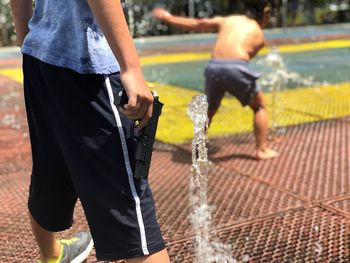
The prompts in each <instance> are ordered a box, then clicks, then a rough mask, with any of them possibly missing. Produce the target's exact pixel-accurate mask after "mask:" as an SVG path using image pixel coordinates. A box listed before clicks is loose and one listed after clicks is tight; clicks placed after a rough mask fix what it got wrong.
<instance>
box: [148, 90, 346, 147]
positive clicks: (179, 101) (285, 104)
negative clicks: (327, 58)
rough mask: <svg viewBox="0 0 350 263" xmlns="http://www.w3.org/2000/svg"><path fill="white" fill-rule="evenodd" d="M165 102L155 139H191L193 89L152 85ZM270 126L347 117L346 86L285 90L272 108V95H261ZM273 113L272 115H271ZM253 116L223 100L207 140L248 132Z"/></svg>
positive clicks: (168, 140)
mask: <svg viewBox="0 0 350 263" xmlns="http://www.w3.org/2000/svg"><path fill="white" fill-rule="evenodd" d="M154 86H155V88H156V90H157V91H158V93H159V96H160V99H161V101H163V102H164V103H165V106H164V107H163V112H162V115H161V117H160V120H159V126H158V131H157V139H158V140H161V141H163V142H167V143H183V142H186V141H190V140H191V139H192V137H193V125H192V122H191V120H190V119H189V117H188V116H187V112H186V111H187V106H188V104H189V103H190V101H191V99H192V97H193V96H194V95H197V94H200V93H199V92H196V91H193V90H187V89H183V88H181V87H174V86H168V85H161V84H157V83H154ZM265 96H266V100H267V102H268V110H269V116H270V126H271V125H272V123H276V124H278V126H282V127H283V126H287V125H296V124H302V123H307V122H313V121H320V120H326V119H330V118H335V117H342V116H348V115H350V83H343V84H336V85H328V86H321V87H308V88H298V89H293V90H285V91H282V92H278V93H277V94H276V98H277V101H276V107H275V110H274V111H273V109H272V94H271V93H267V94H265ZM273 112H275V114H273ZM252 124H253V114H252V111H251V110H250V109H249V107H245V108H243V107H242V106H241V105H240V104H239V102H238V101H237V100H236V99H235V98H233V97H225V98H224V99H223V101H222V104H221V107H220V108H219V111H218V113H217V114H216V116H215V117H214V119H213V122H212V125H211V127H210V129H209V137H218V136H223V135H228V134H235V133H241V132H249V131H252V127H253V126H252Z"/></svg>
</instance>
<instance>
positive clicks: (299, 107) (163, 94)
mask: <svg viewBox="0 0 350 263" xmlns="http://www.w3.org/2000/svg"><path fill="white" fill-rule="evenodd" d="M0 75H4V76H7V77H9V78H12V79H14V80H16V81H18V82H21V83H22V82H23V76H22V70H21V69H20V68H15V69H3V70H0ZM152 85H153V86H154V88H155V89H156V90H157V92H158V93H159V96H160V99H161V101H162V102H163V103H165V106H164V108H163V112H162V115H161V117H160V122H159V126H158V131H157V139H158V140H161V141H164V142H167V143H183V142H186V141H190V140H191V139H192V137H193V126H192V122H191V120H190V119H189V117H188V116H187V112H186V111H187V106H188V104H189V102H190V101H191V99H192V97H193V96H195V95H197V94H200V92H198V91H194V90H189V89H185V88H182V87H175V86H169V85H162V84H158V83H152ZM265 96H266V99H267V102H268V109H269V115H270V125H271V124H272V123H277V124H278V125H279V126H286V125H295V124H301V123H307V122H313V121H320V120H326V119H330V118H335V117H342V116H349V115H350V83H342V84H332V85H327V86H317V87H307V88H302V87H301V88H297V89H290V90H285V91H281V92H278V93H276V98H277V99H276V107H275V108H273V107H272V105H273V103H272V98H273V97H272V94H271V93H266V94H265ZM252 121H253V114H252V112H251V110H250V109H249V108H248V107H246V108H242V107H241V105H240V104H239V102H238V101H237V100H236V99H235V98H233V97H225V98H224V99H223V101H222V104H221V107H220V108H219V111H218V113H217V115H216V116H215V118H214V119H213V123H212V125H211V127H210V129H209V137H217V136H223V135H227V134H235V133H240V132H248V131H252Z"/></svg>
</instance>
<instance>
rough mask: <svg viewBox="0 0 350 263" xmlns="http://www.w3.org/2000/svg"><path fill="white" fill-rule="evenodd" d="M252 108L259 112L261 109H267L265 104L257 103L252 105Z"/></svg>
mask: <svg viewBox="0 0 350 263" xmlns="http://www.w3.org/2000/svg"><path fill="white" fill-rule="evenodd" d="M250 108H251V109H252V110H253V112H254V113H257V112H259V111H261V110H265V109H266V107H265V105H264V104H257V105H250Z"/></svg>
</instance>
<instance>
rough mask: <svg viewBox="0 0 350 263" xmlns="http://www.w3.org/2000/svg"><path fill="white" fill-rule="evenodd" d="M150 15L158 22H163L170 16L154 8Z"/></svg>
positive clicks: (158, 8) (162, 10)
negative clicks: (158, 20)
mask: <svg viewBox="0 0 350 263" xmlns="http://www.w3.org/2000/svg"><path fill="white" fill-rule="evenodd" d="M152 14H153V16H154V17H155V18H158V19H160V20H164V19H166V17H169V16H171V14H170V13H169V12H168V11H166V10H165V9H163V8H160V7H156V8H154V9H153V11H152Z"/></svg>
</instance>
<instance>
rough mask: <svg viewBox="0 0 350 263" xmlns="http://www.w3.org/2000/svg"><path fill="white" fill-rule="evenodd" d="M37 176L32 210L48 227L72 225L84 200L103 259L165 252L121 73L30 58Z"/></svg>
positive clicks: (27, 71)
mask: <svg viewBox="0 0 350 263" xmlns="http://www.w3.org/2000/svg"><path fill="white" fill-rule="evenodd" d="M23 72H24V94H25V103H26V109H27V117H28V124H29V131H30V140H31V145H32V156H33V171H32V176H31V184H30V193H29V201H28V207H29V211H30V213H31V215H32V216H33V218H34V219H35V220H36V221H37V222H38V223H39V225H41V226H42V227H43V228H44V229H47V230H49V231H62V230H65V229H68V228H69V227H70V226H71V224H72V217H73V210H74V206H75V204H76V201H77V198H79V199H80V201H81V203H82V205H83V208H84V211H85V214H86V217H87V221H88V223H89V226H90V230H91V233H92V236H93V239H94V243H95V248H96V254H97V258H98V259H99V260H116V259H125V258H135V257H141V256H144V255H149V254H153V253H155V252H158V251H160V250H163V249H164V248H165V244H164V241H163V238H162V235H161V231H160V227H159V225H158V223H157V219H156V212H155V206H154V201H153V197H152V193H151V190H150V188H149V185H148V181H147V179H141V180H139V179H134V178H133V175H132V167H131V163H133V160H131V159H130V156H133V154H132V153H133V151H134V150H135V146H136V144H135V142H134V141H132V139H126V137H125V133H126V132H127V131H128V130H129V129H130V128H131V125H133V122H132V121H130V120H128V119H127V118H125V117H123V116H122V115H121V114H119V112H118V110H117V108H116V107H115V106H114V104H113V93H112V90H113V89H115V88H116V87H121V85H122V84H121V81H120V78H119V73H116V74H111V75H106V76H105V75H93V74H91V75H88V74H78V73H77V72H74V71H72V70H70V69H66V68H61V67H56V66H52V65H49V64H47V63H44V62H42V61H40V60H37V59H35V58H33V57H31V56H28V55H24V57H23Z"/></svg>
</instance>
